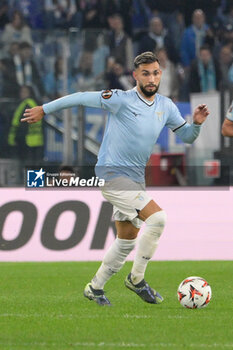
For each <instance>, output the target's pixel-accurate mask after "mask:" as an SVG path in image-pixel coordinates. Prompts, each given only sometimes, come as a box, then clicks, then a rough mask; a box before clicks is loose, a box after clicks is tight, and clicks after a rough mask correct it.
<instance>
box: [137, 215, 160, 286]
mask: <svg viewBox="0 0 233 350" xmlns="http://www.w3.org/2000/svg"><path fill="white" fill-rule="evenodd" d="M165 222H166V213H165V211H163V210H161V211H158V212H156V213H154V214H152V215H151V216H149V218H147V219H146V220H145V223H146V228H145V231H144V232H143V234H142V235H141V237H140V238H139V242H138V248H137V252H136V255H135V259H134V263H133V267H132V271H131V280H132V282H133V284H138V283H139V282H140V281H141V280H142V279H143V278H144V274H145V271H146V267H147V264H148V262H149V260H150V259H151V258H152V256H153V255H154V252H155V250H156V248H157V246H158V241H159V237H160V236H161V234H162V232H163V229H164V225H165Z"/></svg>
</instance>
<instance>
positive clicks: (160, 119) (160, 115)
mask: <svg viewBox="0 0 233 350" xmlns="http://www.w3.org/2000/svg"><path fill="white" fill-rule="evenodd" d="M155 113H156V114H157V116H158V119H159V121H160V122H161V121H162V120H163V114H164V112H155Z"/></svg>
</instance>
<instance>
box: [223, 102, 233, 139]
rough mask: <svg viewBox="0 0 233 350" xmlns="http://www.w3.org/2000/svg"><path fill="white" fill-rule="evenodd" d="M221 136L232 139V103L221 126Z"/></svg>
mask: <svg viewBox="0 0 233 350" xmlns="http://www.w3.org/2000/svg"><path fill="white" fill-rule="evenodd" d="M222 135H223V136H229V137H233V101H232V103H231V106H230V108H229V110H228V111H227V115H226V118H225V119H224V122H223V124H222Z"/></svg>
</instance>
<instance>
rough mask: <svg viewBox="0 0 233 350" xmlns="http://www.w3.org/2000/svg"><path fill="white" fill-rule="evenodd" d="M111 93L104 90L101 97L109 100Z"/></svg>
mask: <svg viewBox="0 0 233 350" xmlns="http://www.w3.org/2000/svg"><path fill="white" fill-rule="evenodd" d="M112 93H113V92H112V91H111V90H105V91H103V92H102V94H101V96H102V97H103V98H104V99H105V100H107V99H108V98H110V97H111V96H112Z"/></svg>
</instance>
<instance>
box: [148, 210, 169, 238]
mask: <svg viewBox="0 0 233 350" xmlns="http://www.w3.org/2000/svg"><path fill="white" fill-rule="evenodd" d="M166 220H167V214H166V212H165V211H164V210H160V211H157V212H156V213H154V214H152V215H150V216H149V217H148V218H147V219H146V220H145V223H146V225H147V227H148V228H149V229H150V232H151V234H153V233H154V235H156V237H158V238H159V237H160V236H161V234H162V233H163V229H164V226H165V224H166Z"/></svg>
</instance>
